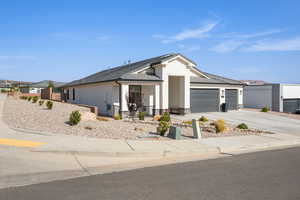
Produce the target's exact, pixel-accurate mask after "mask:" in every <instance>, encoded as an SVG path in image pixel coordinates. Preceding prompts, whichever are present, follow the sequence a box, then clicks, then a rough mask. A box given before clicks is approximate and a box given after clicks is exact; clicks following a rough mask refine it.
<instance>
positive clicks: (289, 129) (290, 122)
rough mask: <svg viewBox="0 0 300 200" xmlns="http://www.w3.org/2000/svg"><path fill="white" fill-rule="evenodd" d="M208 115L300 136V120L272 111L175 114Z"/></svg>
mask: <svg viewBox="0 0 300 200" xmlns="http://www.w3.org/2000/svg"><path fill="white" fill-rule="evenodd" d="M201 116H206V117H208V118H209V119H213V120H216V119H224V120H225V122H227V123H231V124H235V125H238V124H240V123H246V124H247V125H248V126H249V127H250V128H257V129H261V130H266V131H271V132H274V133H284V134H292V135H297V136H300V120H299V119H292V118H289V117H285V116H278V115H276V114H272V113H262V112H258V111H249V110H240V111H230V112H227V113H223V112H212V113H191V114H188V115H185V116H178V115H174V116H173V117H174V118H177V119H182V120H191V119H198V118H199V117H201Z"/></svg>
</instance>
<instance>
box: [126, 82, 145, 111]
mask: <svg viewBox="0 0 300 200" xmlns="http://www.w3.org/2000/svg"><path fill="white" fill-rule="evenodd" d="M129 103H134V104H136V106H137V107H138V108H140V107H141V106H142V86H141V85H129Z"/></svg>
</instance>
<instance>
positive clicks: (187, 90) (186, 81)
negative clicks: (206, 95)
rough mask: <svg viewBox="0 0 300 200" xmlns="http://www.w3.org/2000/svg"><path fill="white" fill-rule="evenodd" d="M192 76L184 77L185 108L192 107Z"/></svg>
mask: <svg viewBox="0 0 300 200" xmlns="http://www.w3.org/2000/svg"><path fill="white" fill-rule="evenodd" d="M190 88H191V83H190V76H185V77H184V108H185V109H190Z"/></svg>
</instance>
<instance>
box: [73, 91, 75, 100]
mask: <svg viewBox="0 0 300 200" xmlns="http://www.w3.org/2000/svg"><path fill="white" fill-rule="evenodd" d="M73 100H75V88H73Z"/></svg>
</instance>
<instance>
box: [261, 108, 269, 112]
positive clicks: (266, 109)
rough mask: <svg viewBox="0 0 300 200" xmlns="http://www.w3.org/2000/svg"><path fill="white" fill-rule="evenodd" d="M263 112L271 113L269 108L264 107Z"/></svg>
mask: <svg viewBox="0 0 300 200" xmlns="http://www.w3.org/2000/svg"><path fill="white" fill-rule="evenodd" d="M261 112H269V108H268V107H263V108H262V109H261Z"/></svg>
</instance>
